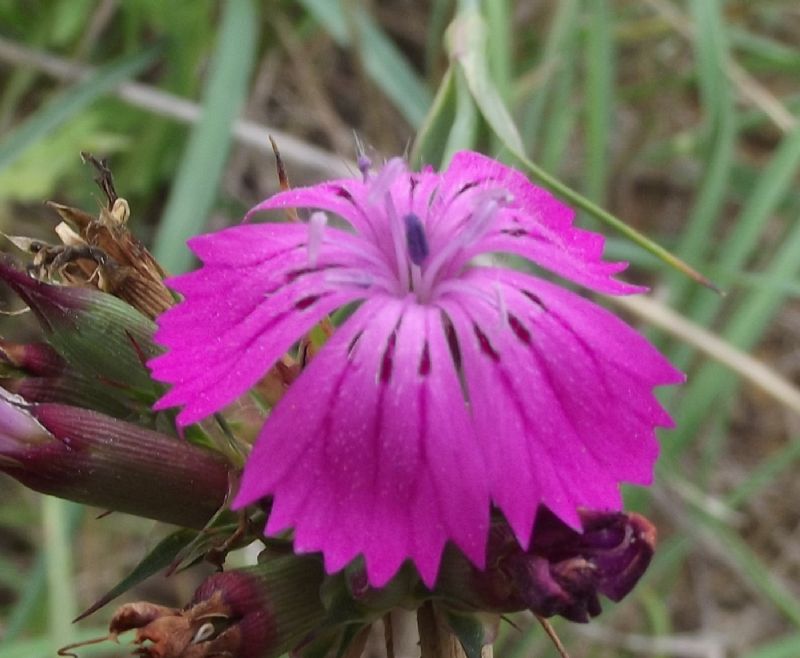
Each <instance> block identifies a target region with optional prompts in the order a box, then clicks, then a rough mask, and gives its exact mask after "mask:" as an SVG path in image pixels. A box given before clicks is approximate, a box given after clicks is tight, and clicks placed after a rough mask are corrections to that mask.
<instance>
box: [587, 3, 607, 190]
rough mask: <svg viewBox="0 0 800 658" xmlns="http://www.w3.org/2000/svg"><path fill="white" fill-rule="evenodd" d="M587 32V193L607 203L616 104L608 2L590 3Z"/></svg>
mask: <svg viewBox="0 0 800 658" xmlns="http://www.w3.org/2000/svg"><path fill="white" fill-rule="evenodd" d="M587 9H588V10H589V21H590V25H591V28H590V29H588V30H586V101H585V107H584V112H585V121H586V178H585V188H584V189H585V192H586V196H588V197H589V198H590V199H592V200H593V201H596V202H597V203H599V204H603V203H604V202H605V191H606V180H605V179H606V175H607V173H608V172H609V167H608V150H609V149H608V147H609V134H610V131H611V110H612V107H613V105H614V98H613V97H614V45H613V35H612V27H613V23H614V21H613V18H612V15H611V13H612V12H611V8H610V6H609V3H608V1H607V0H589V1H588V2H587Z"/></svg>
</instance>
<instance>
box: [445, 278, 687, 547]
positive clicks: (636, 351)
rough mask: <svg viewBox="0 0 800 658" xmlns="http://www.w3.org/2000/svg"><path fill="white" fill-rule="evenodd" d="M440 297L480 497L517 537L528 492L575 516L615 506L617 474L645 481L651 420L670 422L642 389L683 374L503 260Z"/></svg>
mask: <svg viewBox="0 0 800 658" xmlns="http://www.w3.org/2000/svg"><path fill="white" fill-rule="evenodd" d="M440 303H441V305H442V307H443V308H444V310H445V311H446V313H447V314H448V316H449V317H450V318H451V320H452V322H453V325H454V328H455V331H456V334H457V336H458V345H459V349H460V352H461V359H462V363H463V366H464V374H465V379H466V385H467V389H468V396H469V399H470V402H471V405H472V415H473V420H474V423H475V430H476V433H477V435H478V439H479V441H480V443H481V445H482V446H484V448H485V456H486V461H487V464H488V466H487V468H488V478H489V480H490V486H491V493H492V500H493V501H494V503H495V504H496V505H497V506H498V507H499V508H500V509H501V510H502V511H503V513H504V514H505V516H506V518H507V519H508V521H509V523H510V524H511V526H512V528H513V529H514V531H515V533H516V535H517V538H518V539H519V541H520V543H521V544H523V546H527V542H528V541H529V539H530V535H531V530H532V528H533V522H534V519H535V516H536V510H537V507H538V506H539V504H540V503H543V504H545V505H546V506H547V507H548V508H550V509H551V510H552V511H553V512H554V513H555V514H556V515H558V516H559V518H561V519H562V520H563V521H564V522H565V523H567V524H569V525H571V526H572V527H575V528H580V520H579V517H578V514H577V510H578V508H580V507H587V508H591V509H619V508H620V506H621V498H620V495H619V490H618V484H619V483H620V482H634V483H640V484H646V483H649V482H650V481H651V479H652V472H653V466H654V463H655V460H656V457H657V454H658V444H657V442H656V437H655V433H654V427H655V426H658V425H661V426H669V425H670V424H671V421H670V419H669V417H668V416H667V414H666V413H665V412H664V411H663V409H662V408H661V407H660V405H659V404H658V402H657V400H656V399H655V398H654V396H653V395H652V389H653V387H654V386H657V385H661V384H668V383H677V382H679V381H683V375H682V374H681V373H679V372H678V371H676V370H675V369H674V368H672V366H670V365H669V363H668V362H667V361H666V360H665V359H664V358H663V357H662V356H661V355H660V354H659V353H658V352H657V351H656V350H655V349H654V348H653V347H652V346H651V345H650V344H649V343H648V342H647V341H646V340H645V339H644V338H642V337H641V336H640V335H639V334H638V333H637V332H636V331H634V330H633V329H632V328H631V327H629V326H628V325H626V324H625V323H623V322H622V321H620V320H619V319H617V318H616V317H615V316H613V315H612V314H611V313H609V312H607V311H605V310H604V309H602V308H601V307H599V306H597V305H595V304H593V303H591V302H589V301H587V300H585V299H583V298H581V297H579V296H578V295H575V294H574V293H571V292H569V291H567V290H564V289H563V288H560V287H558V286H555V285H552V284H550V283H547V282H545V281H542V280H539V279H536V278H534V277H531V276H528V275H525V274H521V273H519V272H513V271H509V270H500V269H494V268H480V269H476V270H474V271H473V272H471V273H470V274H469V275H468V276H467V277H465V279H464V281H463V287H462V288H461V289H460V290H459V291H458V292H454V293H451V294H449V295H448V296H447V297H446V298H445V299H444V300H441V301H440ZM520 492H525V493H524V495H520Z"/></svg>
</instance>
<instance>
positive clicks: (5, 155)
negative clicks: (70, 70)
mask: <svg viewBox="0 0 800 658" xmlns="http://www.w3.org/2000/svg"><path fill="white" fill-rule="evenodd" d="M160 50H161V49H160V47H158V46H155V47H153V48H150V49H148V50H145V51H143V52H138V53H136V54H135V55H131V56H127V57H123V58H121V59H119V60H117V61H115V62H113V63H112V64H109V65H107V66H104V67H103V68H101V69H99V70H98V71H97V72H96V73H95V74H94V75H92V76H91V77H89V78H87V79H86V80H84V81H82V82H80V83H78V84H76V85H75V86H73V87H70V88H69V89H67V90H66V91H65V92H63V93H61V94H59V95H58V96H56V97H55V98H53V99H52V100H51V101H50V102H49V103H48V104H47V105H45V106H44V107H43V108H41V109H40V110H38V111H37V112H36V113H34V114H33V115H32V116H31V117H30V118H29V119H27V120H26V121H25V122H24V123H23V124H22V125H20V126H19V127H18V128H17V129H16V130H14V131H13V132H12V133H10V134H9V135H8V137H6V138H5V139H3V140H2V141H1V142H0V169H3V168H4V167H8V166H9V165H10V164H12V163H13V162H14V161H15V160H16V159H17V158H18V157H19V156H20V155H22V153H23V152H24V151H25V149H27V148H28V147H29V146H30V145H31V144H33V143H34V142H36V141H37V140H39V139H41V138H42V137H44V136H45V135H48V134H50V133H51V132H52V131H53V130H55V128H57V127H58V126H60V125H61V124H63V123H64V122H65V121H67V120H69V119H71V118H72V117H74V116H75V115H77V114H78V113H79V112H81V111H82V110H83V109H85V108H86V107H88V106H89V105H90V104H91V103H93V102H94V101H96V100H97V99H98V98H100V97H101V96H103V95H105V94H107V93H109V92H110V91H112V90H113V89H114V88H115V87H117V86H118V85H119V84H120V83H122V82H124V81H125V80H127V79H128V78H131V77H133V76H135V75H136V74H137V73H140V72H141V71H143V70H144V69H146V68H147V67H148V66H149V65H150V64H151V63H152V62H153V61H154V60H155V58H156V55H157V54H158V52H159V51H160Z"/></svg>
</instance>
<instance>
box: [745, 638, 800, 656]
mask: <svg viewBox="0 0 800 658" xmlns="http://www.w3.org/2000/svg"><path fill="white" fill-rule="evenodd" d="M797 656H800V633H792V634H791V635H784V636H782V637H781V638H779V639H777V640H772V641H771V642H770V643H769V644H762V645H761V646H760V647H758V648H756V649H752V650H751V651H749V652H748V653H744V654H742V658H797Z"/></svg>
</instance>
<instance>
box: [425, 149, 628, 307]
mask: <svg viewBox="0 0 800 658" xmlns="http://www.w3.org/2000/svg"><path fill="white" fill-rule="evenodd" d="M442 177H443V183H442V189H441V191H440V197H441V199H442V203H445V204H447V205H449V206H450V209H449V211H448V212H445V213H443V215H444V216H446V217H449V218H450V220H448V221H459V218H460V217H461V216H462V215H463V214H464V213H463V210H464V208H463V206H464V205H469V206H474V203H475V202H474V196H475V195H476V193H480V191H481V190H484V189H492V188H502V189H506V190H508V191H509V192H510V193H511V195H512V197H513V200H512V201H511V202H510V203H509V204H508V205H506V206H504V207H502V208H501V209H500V210H498V212H497V213H496V217H495V222H494V226H493V228H492V230H491V231H490V232H489V233H488V234H487V235H486V237H485V238H484V239H483V240H481V241H480V242H479V243H478V244H476V245H475V248H474V249H473V250H471V251H470V252H468V253H466V254H465V255H464V260H465V261H466V260H468V259H469V258H471V257H473V256H475V255H478V254H480V253H487V252H506V253H513V254H517V255H519V256H522V257H524V258H527V259H529V260H531V261H533V262H534V263H536V264H537V265H539V266H541V267H544V268H546V269H548V270H550V271H551V272H554V273H556V274H558V275H560V276H563V277H564V278H566V279H569V280H571V281H574V282H575V283H579V284H581V285H583V286H586V287H587V288H590V289H592V290H596V291H598V292H605V293H612V294H628V293H634V292H642V291H643V290H644V288H642V287H640V286H632V285H629V284H626V283H623V282H621V281H617V280H615V279H614V278H612V277H613V275H614V274H617V273H619V272H620V271H622V270H624V269H625V267H626V266H627V263H623V262H606V261H603V260H602V256H603V246H604V244H605V239H604V238H603V236H601V235H600V234H599V233H593V232H591V231H585V230H582V229H580V228H576V227H575V226H573V219H574V216H575V213H574V211H573V210H572V209H571V208H569V207H568V206H566V205H565V204H563V203H562V202H561V201H559V200H558V199H556V198H555V197H554V196H553V195H552V194H551V193H550V192H549V191H547V190H546V189H544V188H541V187H537V186H536V185H533V184H532V183H531V182H530V181H529V180H528V178H527V177H526V176H525V175H523V174H522V173H521V172H519V171H517V170H516V169H513V168H511V167H508V166H506V165H504V164H501V163H500V162H497V161H496V160H493V159H491V158H488V157H486V156H484V155H481V154H480V153H475V152H472V151H462V152H460V153H457V154H456V155H455V156H454V157H453V160H452V162H451V163H450V166H449V167H448V169H447V171H445V172H444V173H443V176H442ZM442 230H443V231H448V232H450V233H452V231H453V226H452V225H448V226H446V227H443V228H442Z"/></svg>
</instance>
